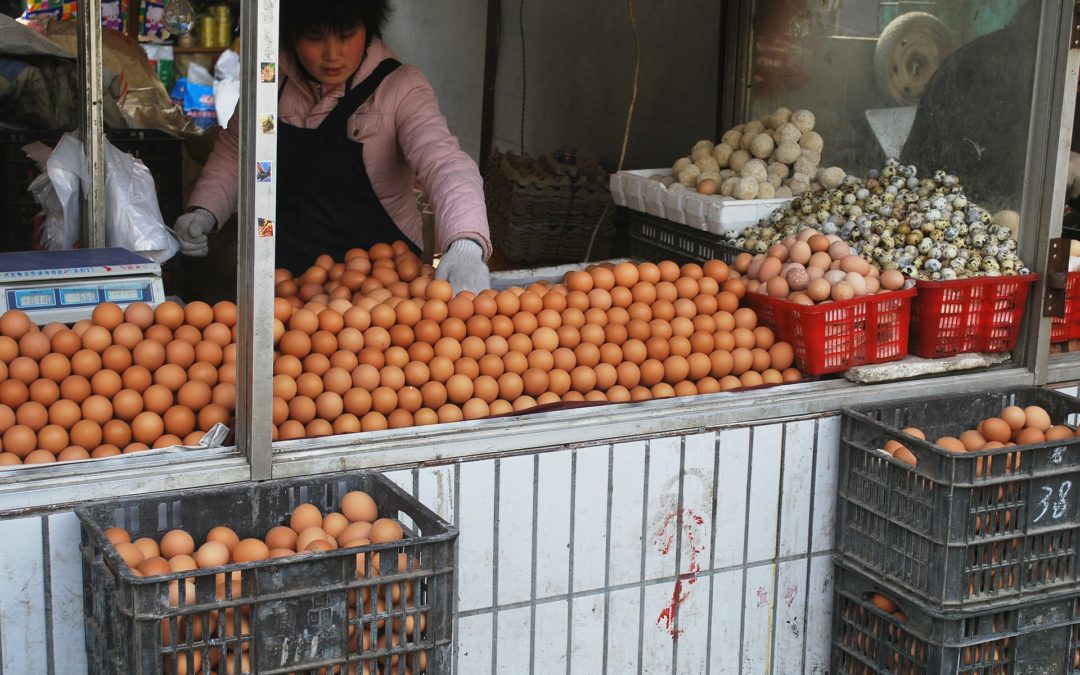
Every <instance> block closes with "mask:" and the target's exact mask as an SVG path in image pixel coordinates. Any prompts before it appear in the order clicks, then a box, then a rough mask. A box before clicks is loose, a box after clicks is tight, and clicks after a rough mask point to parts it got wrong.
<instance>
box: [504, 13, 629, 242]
mask: <svg viewBox="0 0 1080 675" xmlns="http://www.w3.org/2000/svg"><path fill="white" fill-rule="evenodd" d="M522 2H524V0H522ZM626 8H627V11H628V12H629V13H630V28H631V29H632V30H633V32H634V83H633V89H632V90H631V94H630V107H629V108H628V109H627V111H626V129H625V130H624V131H623V142H622V150H621V151H620V152H619V165H618V167H617V168H616V169H615V171H616V173H618V172H619V171H622V168H623V161H624V160H625V159H626V147H627V146H628V145H629V144H630V126H631V123H632V122H633V120H634V105H635V104H637V95H638V80H639V78H640V75H641V36H640V35H639V34H638V27H637V15H636V14H635V13H634V0H626ZM610 208H611V200H610V199H609V200H608V201H607V203H605V204H604V211H603V212H602V213H601V214H600V220H599V221H597V223H596V227H594V228H593V232H592V237H590V238H589V248H587V249H586V250H585V260H584V261H583V262H589V260H590V259H591V258H592V251H593V245H594V244H596V235H597V234H599V232H600V227H601V226H602V225H603V224H604V219H605V218H607V214H608V210H609V209H610Z"/></svg>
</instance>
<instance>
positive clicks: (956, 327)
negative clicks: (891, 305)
mask: <svg viewBox="0 0 1080 675" xmlns="http://www.w3.org/2000/svg"><path fill="white" fill-rule="evenodd" d="M1038 278H1039V275H1038V274H1024V275H1018V276H1006V277H976V278H973V279H956V280H954V281H919V282H917V283H916V286H915V287H916V289H918V291H919V294H918V296H917V297H916V298H915V303H914V305H913V306H912V309H911V328H912V344H911V353H912V354H915V355H917V356H922V357H924V358H928V359H939V358H942V357H945V356H952V355H953V354H962V353H965V352H1010V351H1012V350H1013V348H1014V347H1016V339H1017V337H1018V336H1019V335H1020V320H1021V319H1022V318H1023V316H1024V307H1026V306H1027V299H1028V290H1029V289H1030V288H1031V284H1033V283H1034V282H1035V280H1037V279H1038Z"/></svg>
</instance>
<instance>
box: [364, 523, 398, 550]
mask: <svg viewBox="0 0 1080 675" xmlns="http://www.w3.org/2000/svg"><path fill="white" fill-rule="evenodd" d="M404 536H405V532H404V530H402V528H401V524H400V523H399V522H397V521H396V520H394V519H393V518H379V519H377V520H376V521H375V522H373V523H372V524H371V532H370V534H369V536H368V539H370V540H371V543H372V544H384V543H387V542H391V541H400V540H401V539H402V538H404Z"/></svg>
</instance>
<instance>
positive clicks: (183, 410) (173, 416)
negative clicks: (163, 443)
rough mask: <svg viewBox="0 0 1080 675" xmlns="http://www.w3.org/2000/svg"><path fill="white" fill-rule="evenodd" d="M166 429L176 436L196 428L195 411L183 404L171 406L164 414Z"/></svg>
mask: <svg viewBox="0 0 1080 675" xmlns="http://www.w3.org/2000/svg"><path fill="white" fill-rule="evenodd" d="M162 422H163V424H164V425H165V431H166V432H168V433H170V434H173V435H174V436H186V435H187V434H190V433H191V432H192V431H194V430H195V413H193V412H192V411H191V410H190V409H189V408H187V407H186V406H182V405H174V406H171V407H170V408H169V409H168V410H166V411H165V414H164V415H162Z"/></svg>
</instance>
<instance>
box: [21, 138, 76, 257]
mask: <svg viewBox="0 0 1080 675" xmlns="http://www.w3.org/2000/svg"><path fill="white" fill-rule="evenodd" d="M85 176H86V158H85V157H84V156H83V145H82V142H81V141H80V140H79V139H78V138H76V137H75V136H74V135H72V134H64V135H63V137H62V138H61V139H60V142H59V143H57V144H56V147H55V148H53V150H52V152H51V153H49V154H48V155H47V159H46V161H45V173H43V174H41V175H40V176H38V177H37V178H35V179H34V181H33V182H32V183H30V191H31V192H32V193H33V195H34V199H36V200H37V202H38V203H39V204H41V206H42V210H43V211H45V224H44V226H43V228H42V237H41V243H42V245H43V246H44V247H45V248H47V249H48V250H50V251H57V250H61V249H69V248H72V247H74V246H75V244H76V242H78V241H79V185H80V183H81V182H82V181H83V180H85Z"/></svg>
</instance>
